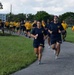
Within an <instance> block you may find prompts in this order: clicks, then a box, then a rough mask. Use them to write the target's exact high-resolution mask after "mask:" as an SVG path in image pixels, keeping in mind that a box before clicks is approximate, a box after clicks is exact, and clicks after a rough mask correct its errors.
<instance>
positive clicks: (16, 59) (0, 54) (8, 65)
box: [0, 35, 36, 75]
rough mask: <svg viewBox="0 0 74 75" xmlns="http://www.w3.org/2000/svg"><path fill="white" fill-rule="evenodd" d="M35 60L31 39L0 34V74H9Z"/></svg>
mask: <svg viewBox="0 0 74 75" xmlns="http://www.w3.org/2000/svg"><path fill="white" fill-rule="evenodd" d="M35 60H36V57H35V54H34V51H33V46H32V40H31V39H29V38H25V37H20V36H11V35H8V36H1V35H0V75H9V74H11V73H13V72H15V71H17V70H20V69H22V68H25V67H27V66H28V65H30V64H31V63H33V62H34V61H35Z"/></svg>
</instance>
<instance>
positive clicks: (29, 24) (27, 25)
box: [25, 22, 32, 30]
mask: <svg viewBox="0 0 74 75" xmlns="http://www.w3.org/2000/svg"><path fill="white" fill-rule="evenodd" d="M25 27H26V29H27V30H29V29H31V27H32V25H31V23H30V22H26V23H25Z"/></svg>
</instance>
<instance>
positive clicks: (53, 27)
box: [48, 16, 64, 59]
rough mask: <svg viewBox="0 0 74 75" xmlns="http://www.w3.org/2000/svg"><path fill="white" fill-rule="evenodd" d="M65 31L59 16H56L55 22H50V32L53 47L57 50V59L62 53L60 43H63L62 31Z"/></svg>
mask: <svg viewBox="0 0 74 75" xmlns="http://www.w3.org/2000/svg"><path fill="white" fill-rule="evenodd" d="M63 31H64V29H63V27H62V25H61V23H59V22H58V17H57V16H54V20H53V22H52V23H51V24H50V26H49V29H48V32H49V33H50V39H51V40H50V41H51V47H52V49H53V50H54V51H55V54H56V59H57V57H58V55H59V53H60V44H61V43H62V39H61V33H62V32H63Z"/></svg>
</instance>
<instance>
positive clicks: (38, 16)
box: [6, 11, 74, 26]
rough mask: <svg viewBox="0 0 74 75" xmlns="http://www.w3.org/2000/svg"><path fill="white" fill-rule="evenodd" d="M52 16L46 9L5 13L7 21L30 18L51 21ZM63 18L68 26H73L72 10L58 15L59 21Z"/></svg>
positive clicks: (73, 16)
mask: <svg viewBox="0 0 74 75" xmlns="http://www.w3.org/2000/svg"><path fill="white" fill-rule="evenodd" d="M53 16H54V15H52V14H49V13H47V12H46V11H38V12H37V13H36V14H24V13H20V14H13V13H9V14H7V15H6V19H7V21H22V20H30V21H34V20H39V21H41V20H44V21H47V19H49V20H50V21H52V19H53ZM63 20H64V21H65V22H66V23H67V24H68V25H69V26H73V25H74V12H66V13H64V14H61V15H59V21H60V22H62V21H63Z"/></svg>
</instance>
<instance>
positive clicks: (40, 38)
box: [31, 28, 46, 41]
mask: <svg viewBox="0 0 74 75" xmlns="http://www.w3.org/2000/svg"><path fill="white" fill-rule="evenodd" d="M31 34H33V35H36V34H38V37H37V39H34V40H35V41H43V40H44V35H46V31H45V30H44V29H43V28H34V29H33V30H32V32H31Z"/></svg>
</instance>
